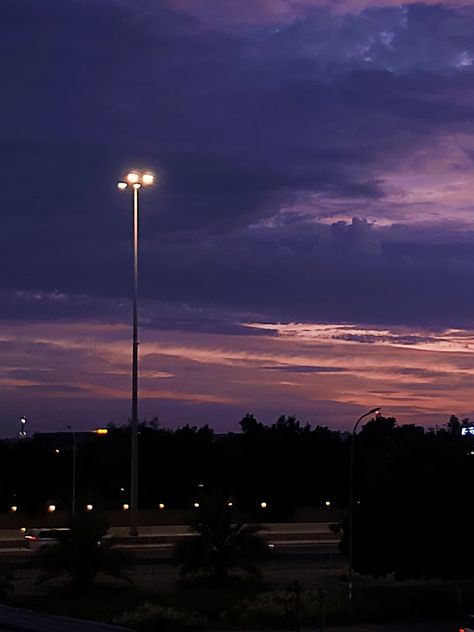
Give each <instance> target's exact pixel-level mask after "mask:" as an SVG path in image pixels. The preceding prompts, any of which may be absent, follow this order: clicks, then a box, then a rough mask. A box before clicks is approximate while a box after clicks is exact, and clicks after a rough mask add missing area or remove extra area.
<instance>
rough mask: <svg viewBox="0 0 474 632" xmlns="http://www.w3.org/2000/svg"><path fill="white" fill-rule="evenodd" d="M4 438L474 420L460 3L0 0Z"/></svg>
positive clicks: (465, 65) (469, 160)
mask: <svg viewBox="0 0 474 632" xmlns="http://www.w3.org/2000/svg"><path fill="white" fill-rule="evenodd" d="M1 4H2V6H1V8H0V53H1V54H0V60H1V61H0V64H1V71H2V72H1V76H2V82H3V90H2V99H1V100H0V160H1V170H0V173H1V174H2V187H1V188H0V209H1V219H2V229H1V231H0V259H1V260H0V354H1V355H0V357H1V359H2V360H1V362H0V386H1V388H0V436H13V435H15V434H16V433H17V432H18V430H19V424H18V421H19V419H20V417H21V416H22V415H26V417H27V418H28V428H29V431H30V433H31V432H33V431H46V430H48V431H49V430H63V429H64V428H65V427H66V426H67V425H72V426H74V427H76V428H77V429H88V428H94V427H97V426H99V425H103V424H106V423H110V422H113V423H116V424H123V423H126V422H127V419H128V418H129V416H130V360H131V304H130V299H131V293H132V250H131V248H132V199H131V195H130V193H129V192H128V191H126V192H121V191H118V190H117V188H116V183H117V181H118V180H120V179H122V178H123V176H124V174H125V173H127V171H128V170H129V169H131V168H138V169H150V170H152V171H154V173H156V175H157V178H158V184H157V186H155V187H153V188H149V189H147V190H143V191H142V192H141V198H140V416H141V418H142V419H151V418H153V417H157V418H158V419H159V422H160V424H161V425H162V426H164V427H170V428H174V427H177V426H180V425H183V424H185V423H189V424H192V425H198V426H199V425H203V424H205V423H207V424H209V425H210V426H211V427H213V428H214V429H215V430H216V431H217V432H226V431H229V430H232V431H234V430H238V427H239V426H238V422H239V420H240V419H241V418H242V417H243V416H244V415H245V414H246V413H248V412H250V413H253V414H255V415H256V416H257V417H258V418H259V419H260V420H261V421H263V422H265V423H272V422H274V421H275V420H276V419H277V418H278V417H279V416H280V415H282V414H285V415H296V416H297V417H298V418H300V419H301V420H302V421H304V422H310V423H311V424H321V425H324V426H328V427H330V428H334V429H349V428H351V427H352V425H353V424H354V421H355V420H356V419H357V417H358V416H359V415H361V414H362V413H364V412H365V411H366V410H369V409H371V408H373V407H375V406H381V407H382V411H383V413H384V414H385V415H387V416H396V417H397V418H398V419H399V421H400V422H401V423H417V424H424V425H426V426H429V427H432V426H436V425H440V424H443V423H446V421H447V420H448V418H449V415H450V414H453V413H454V414H456V415H458V416H459V417H474V402H473V399H472V391H473V389H472V385H473V381H474V162H473V159H474V39H473V37H472V33H473V32H474V2H472V1H470V2H467V1H466V2H462V1H456V0H452V1H447V0H446V1H445V2H441V3H436V2H431V1H425V2H408V3H406V4H400V3H398V2H394V1H393V0H373V1H371V0H239V1H238V2H237V1H236V0H167V1H165V0H2V3H1Z"/></svg>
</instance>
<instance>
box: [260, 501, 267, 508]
mask: <svg viewBox="0 0 474 632" xmlns="http://www.w3.org/2000/svg"><path fill="white" fill-rule="evenodd" d="M260 507H261V508H262V509H266V508H267V503H266V502H265V501H262V502H261V503H260Z"/></svg>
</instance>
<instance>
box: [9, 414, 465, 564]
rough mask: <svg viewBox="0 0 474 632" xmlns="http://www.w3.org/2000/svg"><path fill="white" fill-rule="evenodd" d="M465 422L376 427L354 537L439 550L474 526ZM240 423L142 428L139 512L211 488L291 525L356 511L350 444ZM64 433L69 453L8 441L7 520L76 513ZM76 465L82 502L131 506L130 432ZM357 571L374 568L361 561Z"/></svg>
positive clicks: (118, 433) (86, 453)
mask: <svg viewBox="0 0 474 632" xmlns="http://www.w3.org/2000/svg"><path fill="white" fill-rule="evenodd" d="M466 423H467V422H466V421H462V422H460V421H458V420H457V419H456V418H454V417H453V418H451V420H450V422H449V424H448V425H447V426H446V427H445V428H443V429H424V428H422V427H420V426H415V425H403V426H397V424H396V421H395V419H385V418H379V419H377V420H374V421H369V422H368V423H366V424H365V425H364V426H363V427H362V429H361V431H360V432H359V433H358V435H357V439H356V451H355V457H356V458H355V469H354V483H355V491H356V495H357V500H358V501H359V502H360V504H357V506H356V515H355V518H356V520H355V522H354V525H355V528H356V525H361V528H362V525H364V527H363V528H364V532H367V527H366V525H367V524H373V534H372V536H373V538H375V539H373V540H372V542H376V541H377V540H376V536H377V534H378V533H381V532H383V533H385V535H387V534H389V535H390V534H392V533H393V537H394V538H397V537H399V536H397V535H396V534H400V533H402V532H403V530H402V528H401V525H400V521H401V520H403V521H405V522H404V525H406V524H410V527H409V528H410V529H411V534H412V536H413V538H416V539H418V540H420V541H421V540H422V541H423V542H426V543H427V544H426V546H427V547H428V548H430V546H431V544H430V539H431V541H432V540H433V539H436V538H437V537H440V532H441V530H442V529H443V528H447V527H448V525H447V522H448V521H453V522H455V523H456V525H457V526H458V528H459V529H460V533H461V534H462V533H463V532H464V528H465V527H466V528H467V527H468V526H469V528H470V524H471V523H470V520H471V509H470V507H471V505H472V503H471V502H470V497H471V495H472V494H471V491H470V485H471V481H472V480H473V477H472V474H473V468H474V454H471V451H474V437H472V436H462V435H461V429H462V427H463V425H466ZM240 425H241V432H239V433H228V434H225V435H216V434H214V432H213V431H212V429H210V428H209V427H207V426H204V427H202V428H196V427H190V426H184V427H182V428H179V429H177V430H168V429H164V428H161V427H159V426H158V425H157V424H156V423H154V422H151V423H143V424H141V426H140V435H139V454H140V459H139V493H140V499H139V500H140V507H141V508H143V509H148V508H150V509H157V507H158V504H159V503H164V504H165V505H166V507H169V508H186V507H191V506H192V503H193V501H194V500H196V499H197V498H198V496H199V493H200V490H202V486H204V488H205V489H218V490H220V491H222V492H224V493H225V494H227V495H228V496H229V498H232V501H233V502H234V504H235V506H237V507H239V508H240V509H242V510H243V511H246V512H252V511H254V510H255V508H256V507H258V506H259V503H260V502H261V501H262V500H264V501H265V502H267V510H266V516H267V518H268V519H284V518H286V517H290V516H291V513H292V510H293V509H294V508H296V507H301V506H309V507H311V506H323V505H324V503H325V501H326V500H330V501H331V504H332V506H335V507H340V508H341V509H342V508H344V507H346V506H347V503H348V493H349V489H348V488H349V484H348V483H349V448H350V435H348V434H347V433H341V432H338V431H332V430H329V429H328V428H325V427H321V426H317V427H314V428H312V427H310V426H309V425H308V424H302V423H301V422H300V421H298V420H297V419H296V418H295V417H285V416H282V417H280V418H279V419H278V420H277V421H276V422H275V423H274V424H272V425H264V424H262V423H260V422H259V421H257V420H256V419H255V418H254V417H253V416H252V415H246V416H245V417H244V419H242V421H241V424H240ZM64 435H65V436H62V439H61V442H60V443H59V444H58V445H59V448H57V446H56V444H55V438H54V437H51V436H50V437H49V438H48V440H45V437H44V436H41V435H36V436H35V437H32V438H29V439H24V440H18V441H8V440H4V441H2V442H0V480H1V481H2V485H1V486H0V510H2V511H7V510H8V508H9V507H10V506H12V505H16V506H18V507H19V508H20V510H26V511H28V512H29V513H36V512H44V509H45V506H46V504H47V503H49V502H54V503H55V504H56V505H57V506H58V507H59V508H63V509H67V508H68V507H69V506H70V502H71V468H72V444H71V440H70V437H69V436H68V435H67V433H64ZM58 438H60V437H59V436H58ZM57 449H59V452H56V450H57ZM76 456H77V459H76V463H77V472H76V474H77V476H76V478H77V497H78V502H79V503H83V504H85V503H86V502H91V503H93V504H95V505H97V504H98V505H100V506H102V507H103V508H104V509H108V508H119V507H120V506H121V504H122V503H123V502H127V501H128V485H129V471H130V435H129V429H128V427H113V426H111V427H110V428H109V432H108V434H107V435H106V436H97V435H93V434H91V435H89V436H87V437H86V438H82V439H81V441H78V442H77V455H76ZM428 527H429V528H428ZM369 531H370V529H369ZM466 533H468V532H467V531H466ZM384 537H385V536H384ZM387 539H388V540H391V539H392V538H391V536H390V537H388V538H387ZM392 541H393V539H392ZM462 541H463V538H462V537H461V538H459V539H458V540H457V541H456V543H453V546H461V544H460V543H461V542H462ZM361 546H362V545H361ZM377 546H378V547H380V546H381V543H379V544H378V545H377ZM368 548H369V550H367V551H365V552H364V554H363V556H362V553H361V559H362V558H363V560H369V559H370V554H371V552H372V551H373V550H374V548H376V547H374V546H372V544H370V546H368ZM407 550H408V549H407ZM360 551H362V549H359V552H360ZM354 553H355V555H357V553H358V551H357V550H356V549H355V550H354ZM393 555H394V556H396V557H397V560H401V559H402V557H400V555H398V553H395V552H394V553H393ZM355 563H356V565H357V564H363V563H365V562H362V561H360V562H358V559H357V557H356V558H355ZM388 566H390V564H388ZM383 570H385V566H384V567H383V568H382V567H381V571H383ZM399 570H400V572H402V570H403V569H401V568H400V569H399Z"/></svg>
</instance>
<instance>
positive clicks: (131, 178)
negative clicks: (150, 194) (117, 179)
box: [127, 171, 140, 184]
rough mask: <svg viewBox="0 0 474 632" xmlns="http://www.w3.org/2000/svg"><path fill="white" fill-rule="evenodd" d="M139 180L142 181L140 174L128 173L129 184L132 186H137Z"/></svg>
mask: <svg viewBox="0 0 474 632" xmlns="http://www.w3.org/2000/svg"><path fill="white" fill-rule="evenodd" d="M139 180H140V176H139V175H138V173H135V171H131V172H130V173H127V182H129V183H130V184H135V183H136V182H138V181H139Z"/></svg>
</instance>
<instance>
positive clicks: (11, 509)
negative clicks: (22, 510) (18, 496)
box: [10, 505, 18, 513]
mask: <svg viewBox="0 0 474 632" xmlns="http://www.w3.org/2000/svg"><path fill="white" fill-rule="evenodd" d="M10 511H12V512H13V513H15V511H18V507H17V506H16V505H12V506H11V507H10Z"/></svg>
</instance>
